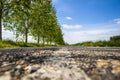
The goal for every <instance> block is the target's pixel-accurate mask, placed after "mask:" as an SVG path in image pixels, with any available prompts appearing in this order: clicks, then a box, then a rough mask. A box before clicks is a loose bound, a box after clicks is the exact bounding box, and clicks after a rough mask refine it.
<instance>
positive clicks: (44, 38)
mask: <svg viewBox="0 0 120 80" xmlns="http://www.w3.org/2000/svg"><path fill="white" fill-rule="evenodd" d="M44 45H45V37H44V36H43V46H44Z"/></svg>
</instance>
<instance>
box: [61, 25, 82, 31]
mask: <svg viewBox="0 0 120 80" xmlns="http://www.w3.org/2000/svg"><path fill="white" fill-rule="evenodd" d="M62 27H63V29H72V30H73V29H80V28H81V27H82V25H79V24H78V25H68V24H63V25H62Z"/></svg>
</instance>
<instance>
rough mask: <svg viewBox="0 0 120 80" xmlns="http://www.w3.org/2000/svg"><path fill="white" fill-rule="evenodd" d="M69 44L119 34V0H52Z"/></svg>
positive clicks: (105, 38) (107, 37)
mask: <svg viewBox="0 0 120 80" xmlns="http://www.w3.org/2000/svg"><path fill="white" fill-rule="evenodd" d="M53 5H54V7H55V8H56V11H57V17H58V21H59V23H60V25H61V29H62V32H63V34H64V36H63V37H64V40H65V42H67V43H69V44H74V43H79V42H84V41H98V40H109V38H110V36H115V35H120V0H53Z"/></svg>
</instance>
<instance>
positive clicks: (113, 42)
mask: <svg viewBox="0 0 120 80" xmlns="http://www.w3.org/2000/svg"><path fill="white" fill-rule="evenodd" d="M73 45H74V46H95V47H120V35H116V36H111V37H110V39H109V40H107V41H106V40H99V41H95V42H93V41H86V42H82V43H77V44H73Z"/></svg>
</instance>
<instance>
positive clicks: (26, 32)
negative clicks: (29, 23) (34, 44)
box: [25, 28, 28, 43]
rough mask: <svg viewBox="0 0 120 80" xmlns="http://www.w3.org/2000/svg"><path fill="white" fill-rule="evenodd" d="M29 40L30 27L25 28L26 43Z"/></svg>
mask: <svg viewBox="0 0 120 80" xmlns="http://www.w3.org/2000/svg"><path fill="white" fill-rule="evenodd" d="M27 42H28V29H27V28H26V30H25V43H27Z"/></svg>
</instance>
